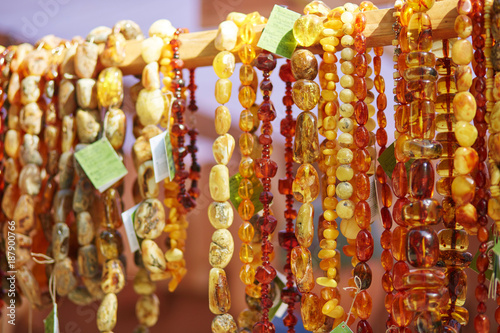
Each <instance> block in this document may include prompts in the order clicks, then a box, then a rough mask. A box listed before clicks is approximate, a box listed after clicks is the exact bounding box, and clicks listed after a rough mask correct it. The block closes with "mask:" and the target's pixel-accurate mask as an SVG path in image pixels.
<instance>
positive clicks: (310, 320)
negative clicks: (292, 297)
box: [300, 293, 324, 331]
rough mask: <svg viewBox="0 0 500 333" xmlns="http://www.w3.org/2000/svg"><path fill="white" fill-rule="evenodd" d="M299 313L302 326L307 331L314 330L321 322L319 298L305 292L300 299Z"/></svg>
mask: <svg viewBox="0 0 500 333" xmlns="http://www.w3.org/2000/svg"><path fill="white" fill-rule="evenodd" d="M300 313H301V316H302V322H303V324H304V328H305V329H306V330H308V331H314V330H316V329H317V328H318V327H319V326H320V325H321V324H322V323H323V317H324V316H323V314H322V312H321V299H320V298H319V297H318V296H317V295H316V294H311V293H306V294H303V295H302V298H301V301H300Z"/></svg>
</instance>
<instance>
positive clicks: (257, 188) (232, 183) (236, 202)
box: [229, 172, 263, 214]
mask: <svg viewBox="0 0 500 333" xmlns="http://www.w3.org/2000/svg"><path fill="white" fill-rule="evenodd" d="M242 179H243V177H242V176H241V175H240V173H239V172H238V173H237V174H235V175H234V176H232V177H231V178H230V179H229V194H230V200H231V202H232V203H233V206H234V209H236V210H238V207H239V206H240V202H242V201H243V199H241V197H240V195H239V194H238V187H239V186H240V181H241V180H242ZM250 181H251V182H252V185H253V195H252V197H251V198H250V200H251V201H252V203H253V205H254V207H255V212H254V214H257V213H258V212H259V211H261V210H262V207H263V206H262V203H261V202H260V200H259V196H260V193H261V192H262V190H263V187H262V183H261V182H260V180H259V178H257V176H255V174H254V175H253V176H252V177H251V178H250Z"/></svg>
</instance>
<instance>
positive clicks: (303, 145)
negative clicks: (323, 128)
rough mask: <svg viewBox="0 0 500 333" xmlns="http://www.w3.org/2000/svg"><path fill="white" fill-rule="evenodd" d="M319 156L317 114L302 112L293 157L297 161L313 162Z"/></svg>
mask: <svg viewBox="0 0 500 333" xmlns="http://www.w3.org/2000/svg"><path fill="white" fill-rule="evenodd" d="M318 157H319V139H318V127H317V120H316V116H315V115H314V114H313V113H311V112H302V113H300V114H299V116H298V117H297V121H296V129H295V143H294V150H293V158H294V161H295V162H297V163H313V162H315V161H316V160H317V159H318Z"/></svg>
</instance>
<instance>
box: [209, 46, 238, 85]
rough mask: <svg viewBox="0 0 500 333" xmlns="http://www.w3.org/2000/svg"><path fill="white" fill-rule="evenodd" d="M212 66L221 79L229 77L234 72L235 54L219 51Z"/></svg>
mask: <svg viewBox="0 0 500 333" xmlns="http://www.w3.org/2000/svg"><path fill="white" fill-rule="evenodd" d="M212 66H213V69H214V71H215V74H217V76H218V77H219V78H220V79H228V78H229V77H230V76H231V75H233V72H234V68H235V58H234V55H233V54H232V53H231V52H229V51H222V52H219V53H217V55H216V56H215V58H214V60H213V64H212Z"/></svg>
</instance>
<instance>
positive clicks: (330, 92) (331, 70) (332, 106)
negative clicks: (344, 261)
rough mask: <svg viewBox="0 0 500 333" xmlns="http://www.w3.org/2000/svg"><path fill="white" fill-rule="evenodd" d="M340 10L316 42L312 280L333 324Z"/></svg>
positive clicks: (337, 312)
mask: <svg viewBox="0 0 500 333" xmlns="http://www.w3.org/2000/svg"><path fill="white" fill-rule="evenodd" d="M341 15H342V13H341V11H339V10H333V11H329V12H328V14H327V20H326V21H325V22H324V23H323V30H322V32H321V39H320V44H321V46H322V48H323V51H324V53H323V57H322V61H321V63H320V66H319V82H320V86H321V89H322V91H321V98H320V101H319V104H318V122H319V124H318V127H319V133H320V134H321V135H322V136H324V137H325V140H324V141H323V142H322V143H321V145H320V159H319V163H318V164H319V168H320V170H321V171H322V173H323V175H322V178H321V188H322V191H321V194H322V197H321V199H322V208H323V214H321V215H320V217H319V223H318V232H317V233H318V240H319V246H320V248H321V250H320V252H319V253H318V257H319V259H321V261H320V264H319V266H320V268H321V270H323V271H324V275H325V276H320V277H318V278H316V283H317V284H318V285H320V286H321V287H322V289H321V298H322V301H323V302H324V304H323V306H322V308H321V312H322V313H323V314H324V315H325V316H326V318H325V323H326V322H328V321H330V322H332V321H333V323H332V327H331V328H334V327H337V326H338V324H339V322H340V321H341V320H343V319H344V317H345V311H344V308H343V307H342V306H341V305H340V300H341V299H340V292H339V290H338V288H337V284H338V282H339V279H340V275H339V272H340V260H339V259H340V252H339V251H338V250H337V237H338V236H339V230H338V225H337V222H336V221H335V219H336V218H337V217H338V216H337V214H336V206H337V204H338V200H337V198H336V197H335V192H336V181H337V177H336V169H337V166H338V160H337V157H338V155H337V152H338V148H337V119H338V116H339V101H338V94H337V92H336V83H338V82H339V77H338V75H337V56H336V55H335V53H336V46H337V45H338V44H339V43H340V40H339V37H340V36H339V34H338V33H335V29H336V28H338V27H340V26H342V21H341Z"/></svg>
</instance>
